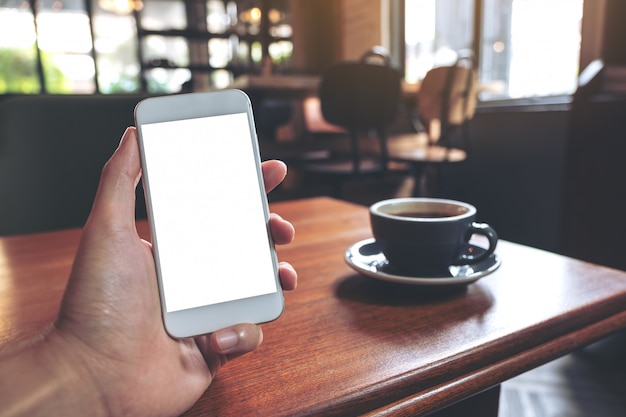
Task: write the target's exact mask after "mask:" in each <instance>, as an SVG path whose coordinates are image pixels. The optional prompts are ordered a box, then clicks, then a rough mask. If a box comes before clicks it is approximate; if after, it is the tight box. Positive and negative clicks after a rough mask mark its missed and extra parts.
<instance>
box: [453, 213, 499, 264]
mask: <svg viewBox="0 0 626 417" xmlns="http://www.w3.org/2000/svg"><path fill="white" fill-rule="evenodd" d="M475 234H477V235H483V236H485V237H486V238H487V240H488V241H489V247H488V248H487V249H485V250H484V251H480V252H479V253H478V254H474V253H463V254H462V255H461V256H460V257H459V261H458V264H459V265H467V264H475V263H478V262H480V261H482V260H483V259H486V258H487V257H488V256H489V255H491V254H492V253H493V251H495V250H496V245H497V243H498V234H497V233H496V231H495V230H493V228H492V227H491V226H489V225H488V224H487V223H476V222H474V223H472V224H471V225H470V227H469V229H467V232H465V241H466V242H469V240H470V239H471V237H472V235H475Z"/></svg>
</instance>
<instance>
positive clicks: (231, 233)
mask: <svg viewBox="0 0 626 417" xmlns="http://www.w3.org/2000/svg"><path fill="white" fill-rule="evenodd" d="M135 124H136V126H137V132H138V138H139V148H140V153H141V164H142V171H143V186H144V192H145V195H146V208H147V211H148V220H149V222H150V227H151V233H152V244H153V249H154V258H155V261H156V270H157V276H158V282H159V291H160V297H161V307H162V311H163V322H164V325H165V329H166V331H167V332H168V333H169V334H170V335H171V336H173V337H176V338H183V337H190V336H195V335H200V334H206V333H211V332H213V331H215V330H218V329H221V328H224V327H227V326H231V325H234V324H238V323H263V322H267V321H271V320H274V319H276V318H278V317H279V316H280V314H281V313H282V311H283V306H284V300H283V294H282V289H281V287H280V282H279V278H278V262H277V258H276V252H275V250H274V245H273V242H272V238H271V233H270V230H269V210H268V203H267V196H266V194H265V189H264V185H263V177H262V174H261V162H260V157H259V150H258V144H257V137H256V131H255V126H254V119H253V114H252V106H251V104H250V100H249V99H248V96H247V95H246V94H245V93H243V92H242V91H239V90H223V91H217V92H210V93H191V94H180V95H171V96H163V97H154V98H148V99H145V100H143V101H141V102H140V103H139V104H138V105H137V107H136V108H135Z"/></svg>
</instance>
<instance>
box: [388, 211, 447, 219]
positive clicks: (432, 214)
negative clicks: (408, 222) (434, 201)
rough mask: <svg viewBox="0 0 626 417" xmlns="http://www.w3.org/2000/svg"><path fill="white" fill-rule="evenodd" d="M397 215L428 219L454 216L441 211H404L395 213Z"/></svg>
mask: <svg viewBox="0 0 626 417" xmlns="http://www.w3.org/2000/svg"><path fill="white" fill-rule="evenodd" d="M395 215H396V216H400V217H417V218H428V219H435V218H441V217H450V216H452V215H451V214H450V213H444V212H441V211H404V212H402V213H395Z"/></svg>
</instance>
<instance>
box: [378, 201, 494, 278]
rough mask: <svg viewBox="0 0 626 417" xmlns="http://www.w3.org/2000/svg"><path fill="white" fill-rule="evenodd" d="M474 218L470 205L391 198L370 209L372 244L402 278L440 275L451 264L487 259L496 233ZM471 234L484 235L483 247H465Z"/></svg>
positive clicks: (444, 273)
mask: <svg viewBox="0 0 626 417" xmlns="http://www.w3.org/2000/svg"><path fill="white" fill-rule="evenodd" d="M475 219H476V208H475V207H474V206H472V205H471V204H467V203H464V202H461V201H454V200H444V199H437V198H394V199H390V200H384V201H380V202H378V203H375V204H373V205H372V206H371V207H370V222H371V226H372V232H373V234H374V238H376V242H377V243H378V245H379V246H380V248H381V250H382V252H383V253H384V254H385V257H386V258H387V260H388V262H389V265H390V267H391V268H393V270H394V271H395V272H397V273H400V274H407V275H416V276H446V275H447V273H448V268H449V267H450V266H452V265H471V264H475V263H478V262H480V261H482V260H483V259H485V258H487V257H488V256H490V255H491V254H492V253H493V251H494V250H495V249H496V244H497V242H498V235H497V233H496V232H495V230H493V229H492V228H491V226H489V225H488V224H485V223H476V222H475ZM475 234H477V235H483V236H485V237H486V238H487V240H488V242H489V247H488V248H486V249H484V250H482V249H480V250H479V249H477V248H475V247H473V246H471V245H469V243H468V242H469V240H470V238H471V237H472V236H473V235H475Z"/></svg>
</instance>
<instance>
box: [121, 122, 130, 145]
mask: <svg viewBox="0 0 626 417" xmlns="http://www.w3.org/2000/svg"><path fill="white" fill-rule="evenodd" d="M129 135H130V127H127V128H126V130H125V131H124V134H123V135H122V138H121V139H120V143H119V145H118V148H119V147H120V146H122V144H123V143H124V141H125V140H126V138H127V137H128V136H129Z"/></svg>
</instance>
